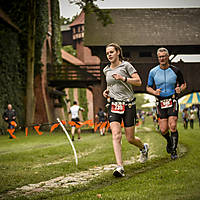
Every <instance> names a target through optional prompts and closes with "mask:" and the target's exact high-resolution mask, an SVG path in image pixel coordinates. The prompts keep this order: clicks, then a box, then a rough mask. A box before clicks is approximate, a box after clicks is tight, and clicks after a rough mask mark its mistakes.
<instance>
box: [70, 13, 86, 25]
mask: <svg viewBox="0 0 200 200" xmlns="http://www.w3.org/2000/svg"><path fill="white" fill-rule="evenodd" d="M84 23H85V13H84V11H83V10H82V11H81V13H80V14H79V15H78V16H77V17H76V19H75V20H74V21H73V22H72V23H71V24H70V25H69V26H70V27H72V26H76V25H81V24H84Z"/></svg>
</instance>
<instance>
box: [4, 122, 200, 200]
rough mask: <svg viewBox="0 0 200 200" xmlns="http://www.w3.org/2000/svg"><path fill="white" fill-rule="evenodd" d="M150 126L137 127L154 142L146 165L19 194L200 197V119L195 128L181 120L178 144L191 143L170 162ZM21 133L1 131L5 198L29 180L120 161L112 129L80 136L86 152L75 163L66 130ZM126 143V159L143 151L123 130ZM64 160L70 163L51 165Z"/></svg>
mask: <svg viewBox="0 0 200 200" xmlns="http://www.w3.org/2000/svg"><path fill="white" fill-rule="evenodd" d="M145 126H146V127H148V128H152V131H145V129H143V127H142V128H139V129H138V132H137V136H139V137H140V138H141V139H142V141H144V142H148V143H149V144H150V156H152V158H151V159H150V160H149V161H148V162H147V163H146V164H140V163H138V162H136V163H134V164H131V165H126V166H125V171H126V176H125V177H124V178H115V177H113V175H112V171H108V172H105V173H103V174H102V175H101V176H99V177H98V178H95V179H93V180H92V181H91V182H90V183H88V184H87V185H78V186H73V187H71V188H69V189H61V188H58V189H52V190H51V191H50V192H49V191H48V192H39V193H33V194H29V195H25V196H24V195H23V194H22V193H21V192H20V191H19V192H18V193H17V194H16V198H15V199H31V200H32V199H87V200H89V199H91V200H93V199H99V198H98V197H97V194H101V199H117V200H118V199H131V200H132V199H137V200H140V199H141V200H145V199H148V200H151V199H152V200H156V199H159V200H166V199H167V200H168V199H169V200H170V199H177V200H178V199H180V200H182V199H183V200H197V199H200V185H199V183H200V173H199V170H200V163H199V161H200V145H199V141H200V129H199V128H198V127H197V124H195V128H194V129H193V130H191V129H188V130H184V129H183V128H182V124H181V123H180V124H179V133H180V145H179V146H180V147H181V149H183V148H186V149H187V152H186V153H184V154H183V156H182V157H181V158H179V159H178V160H176V161H171V160H170V158H169V155H168V154H167V153H166V152H165V146H166V142H165V141H164V139H163V137H161V136H160V134H159V133H157V132H156V131H155V130H154V127H153V124H152V122H151V120H150V119H149V120H147V122H146V124H145ZM145 126H144V127H145ZM16 136H17V139H15V140H9V139H8V136H0V178H1V179H0V193H1V196H2V198H3V199H14V197H13V196H10V195H8V194H7V192H8V191H12V190H15V189H16V188H18V187H22V186H24V185H28V184H34V183H39V182H41V181H46V180H50V179H52V178H55V177H58V176H66V175H67V174H70V173H75V172H81V171H85V170H88V169H90V168H94V167H96V166H103V165H107V164H111V163H115V157H114V153H113V148H112V138H111V135H110V134H108V135H106V136H104V137H103V136H99V135H98V134H96V133H95V134H93V133H83V134H82V139H81V140H80V141H78V140H75V142H74V145H75V147H76V150H77V153H78V155H80V154H85V155H83V156H82V157H81V158H79V165H78V166H76V165H75V160H74V156H73V151H72V149H71V146H70V145H69V142H68V140H67V137H66V136H65V134H64V133H63V132H53V133H51V134H50V133H48V132H46V133H44V134H43V135H41V136H39V135H37V133H36V132H33V133H30V134H29V136H28V137H25V134H24V133H22V132H17V134H16ZM76 137H77V136H76ZM122 147H123V148H122V151H123V160H130V159H131V157H133V156H134V157H135V158H136V157H137V156H138V155H139V151H138V149H137V148H135V147H134V146H131V145H130V144H128V143H127V141H126V139H125V136H124V135H123V144H122ZM181 151H183V150H181ZM88 152H89V153H88ZM86 153H88V154H86ZM63 160H64V161H65V160H68V161H69V162H60V163H57V164H53V165H47V164H48V163H53V162H55V161H63Z"/></svg>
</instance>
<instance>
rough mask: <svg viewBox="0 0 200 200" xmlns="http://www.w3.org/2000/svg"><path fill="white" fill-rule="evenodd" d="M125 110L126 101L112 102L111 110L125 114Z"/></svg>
mask: <svg viewBox="0 0 200 200" xmlns="http://www.w3.org/2000/svg"><path fill="white" fill-rule="evenodd" d="M124 111H125V102H112V103H111V112H112V113H118V114H123V113H124Z"/></svg>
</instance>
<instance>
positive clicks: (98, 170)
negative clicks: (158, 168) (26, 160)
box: [7, 154, 155, 196]
mask: <svg viewBox="0 0 200 200" xmlns="http://www.w3.org/2000/svg"><path fill="white" fill-rule="evenodd" d="M153 157H155V155H151V154H150V155H149V159H152V158H153ZM135 162H139V156H137V157H136V158H135V157H132V158H131V159H130V160H127V161H124V165H131V164H134V163H135ZM115 167H116V164H110V165H103V166H97V167H94V168H90V169H88V170H87V171H82V172H77V173H71V174H66V175H65V176H59V177H56V178H53V179H50V180H48V181H43V182H40V183H36V184H28V185H25V186H22V187H20V188H16V189H15V190H13V191H9V192H8V193H7V195H11V196H15V195H17V194H19V193H20V194H24V195H28V194H31V193H35V192H42V191H49V190H50V189H52V188H54V189H55V188H65V189H67V188H69V187H71V186H76V185H80V184H87V183H89V182H90V181H91V180H93V179H94V178H96V177H98V176H100V175H101V174H102V173H104V172H107V171H112V170H114V168H115Z"/></svg>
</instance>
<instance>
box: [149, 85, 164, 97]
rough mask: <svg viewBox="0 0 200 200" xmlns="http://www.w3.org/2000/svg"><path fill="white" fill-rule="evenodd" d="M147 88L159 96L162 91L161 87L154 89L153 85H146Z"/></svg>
mask: <svg viewBox="0 0 200 200" xmlns="http://www.w3.org/2000/svg"><path fill="white" fill-rule="evenodd" d="M146 90H147V92H148V93H150V94H153V95H155V96H159V95H160V92H161V88H159V89H156V90H154V89H153V88H152V87H150V86H148V85H147V87H146Z"/></svg>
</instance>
